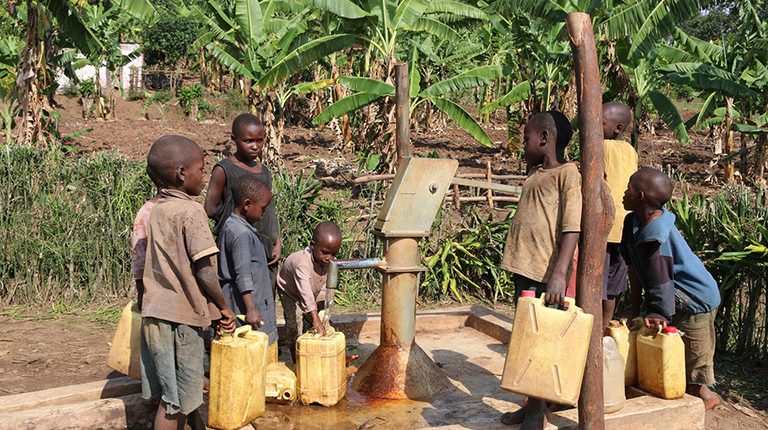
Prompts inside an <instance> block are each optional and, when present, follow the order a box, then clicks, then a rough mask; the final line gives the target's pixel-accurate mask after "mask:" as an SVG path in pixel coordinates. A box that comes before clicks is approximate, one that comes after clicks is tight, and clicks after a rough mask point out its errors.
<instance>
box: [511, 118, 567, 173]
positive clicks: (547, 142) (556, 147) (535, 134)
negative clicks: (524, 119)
mask: <svg viewBox="0 0 768 430" xmlns="http://www.w3.org/2000/svg"><path fill="white" fill-rule="evenodd" d="M572 136H573V129H572V128H571V122H570V121H568V118H566V117H565V115H563V114H562V113H561V112H558V111H556V110H550V111H547V112H542V113H540V114H538V115H536V116H534V117H533V118H531V120H530V121H528V124H526V125H525V130H524V131H523V143H524V146H523V151H524V155H525V161H526V162H527V163H528V165H529V166H537V165H539V164H541V163H542V162H543V160H544V156H545V155H547V154H549V155H551V156H554V157H557V159H564V157H565V147H566V146H568V142H570V141H571V137H572Z"/></svg>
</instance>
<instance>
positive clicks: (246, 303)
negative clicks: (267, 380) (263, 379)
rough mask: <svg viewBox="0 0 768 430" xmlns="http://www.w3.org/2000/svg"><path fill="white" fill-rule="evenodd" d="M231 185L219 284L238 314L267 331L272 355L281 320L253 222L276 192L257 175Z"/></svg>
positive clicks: (222, 235)
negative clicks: (232, 207)
mask: <svg viewBox="0 0 768 430" xmlns="http://www.w3.org/2000/svg"><path fill="white" fill-rule="evenodd" d="M231 187H232V194H233V198H234V201H235V205H236V206H235V209H234V211H233V212H232V216H231V217H229V218H227V220H226V222H225V223H224V226H223V228H222V229H221V232H220V233H219V237H218V239H217V245H218V247H219V249H221V255H220V257H219V283H220V284H221V288H222V292H223V293H224V297H225V298H226V300H227V303H229V306H230V308H232V310H233V311H234V312H235V314H238V315H245V323H246V324H250V326H251V327H252V328H253V329H258V330H259V331H262V332H264V333H266V334H267V335H268V336H269V345H270V355H272V354H273V353H275V354H276V352H277V344H276V342H277V321H276V316H275V299H274V296H273V295H272V288H271V287H270V282H269V269H268V267H267V255H266V253H265V252H264V245H263V244H262V242H261V240H260V239H259V236H258V232H257V231H256V228H254V227H253V226H252V225H251V224H253V223H254V222H256V221H258V220H260V219H261V217H263V216H264V213H265V211H266V208H267V206H268V205H269V203H270V202H271V201H272V192H271V191H270V190H269V188H268V187H267V185H266V184H265V183H264V182H262V181H261V180H259V179H257V178H256V177H254V176H243V177H241V178H238V179H237V180H235V181H234V182H233V183H232V184H231ZM273 345H274V346H273ZM272 350H274V351H272ZM275 358H276V357H275Z"/></svg>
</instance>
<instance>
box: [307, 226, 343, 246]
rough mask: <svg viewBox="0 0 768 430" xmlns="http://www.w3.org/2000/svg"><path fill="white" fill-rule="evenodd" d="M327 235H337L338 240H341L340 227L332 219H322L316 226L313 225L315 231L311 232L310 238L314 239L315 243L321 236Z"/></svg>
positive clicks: (318, 241)
mask: <svg viewBox="0 0 768 430" xmlns="http://www.w3.org/2000/svg"><path fill="white" fill-rule="evenodd" d="M328 236H331V237H338V238H339V240H341V229H340V228H339V226H338V225H336V223H334V222H333V221H323V222H320V223H318V224H317V226H315V231H314V232H312V240H314V241H315V243H320V241H321V240H322V239H323V238H325V237H328Z"/></svg>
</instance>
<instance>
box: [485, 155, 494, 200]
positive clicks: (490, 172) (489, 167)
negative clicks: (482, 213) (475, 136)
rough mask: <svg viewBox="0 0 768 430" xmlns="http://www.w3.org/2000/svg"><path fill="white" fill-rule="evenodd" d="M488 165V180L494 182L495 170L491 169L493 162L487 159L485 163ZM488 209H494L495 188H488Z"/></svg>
mask: <svg viewBox="0 0 768 430" xmlns="http://www.w3.org/2000/svg"><path fill="white" fill-rule="evenodd" d="M485 167H486V181H488V182H493V170H491V162H490V161H487V162H486V163H485ZM487 195H488V209H489V210H491V211H493V190H491V189H490V188H488V194H487Z"/></svg>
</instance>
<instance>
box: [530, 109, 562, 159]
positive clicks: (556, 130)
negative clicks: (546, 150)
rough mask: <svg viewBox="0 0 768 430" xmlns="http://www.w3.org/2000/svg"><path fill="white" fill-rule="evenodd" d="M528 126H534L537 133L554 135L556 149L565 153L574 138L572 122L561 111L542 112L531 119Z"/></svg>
mask: <svg viewBox="0 0 768 430" xmlns="http://www.w3.org/2000/svg"><path fill="white" fill-rule="evenodd" d="M528 124H533V127H534V129H535V130H537V131H544V130H547V131H548V132H549V134H550V135H554V138H555V147H556V148H557V150H558V151H563V152H565V147H566V146H568V142H570V141H571V137H573V128H571V122H570V121H569V120H568V118H567V117H566V116H565V115H563V113H562V112H560V111H556V110H548V111H546V112H542V113H540V114H538V115H536V116H534V117H533V118H531V120H530V121H528Z"/></svg>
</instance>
